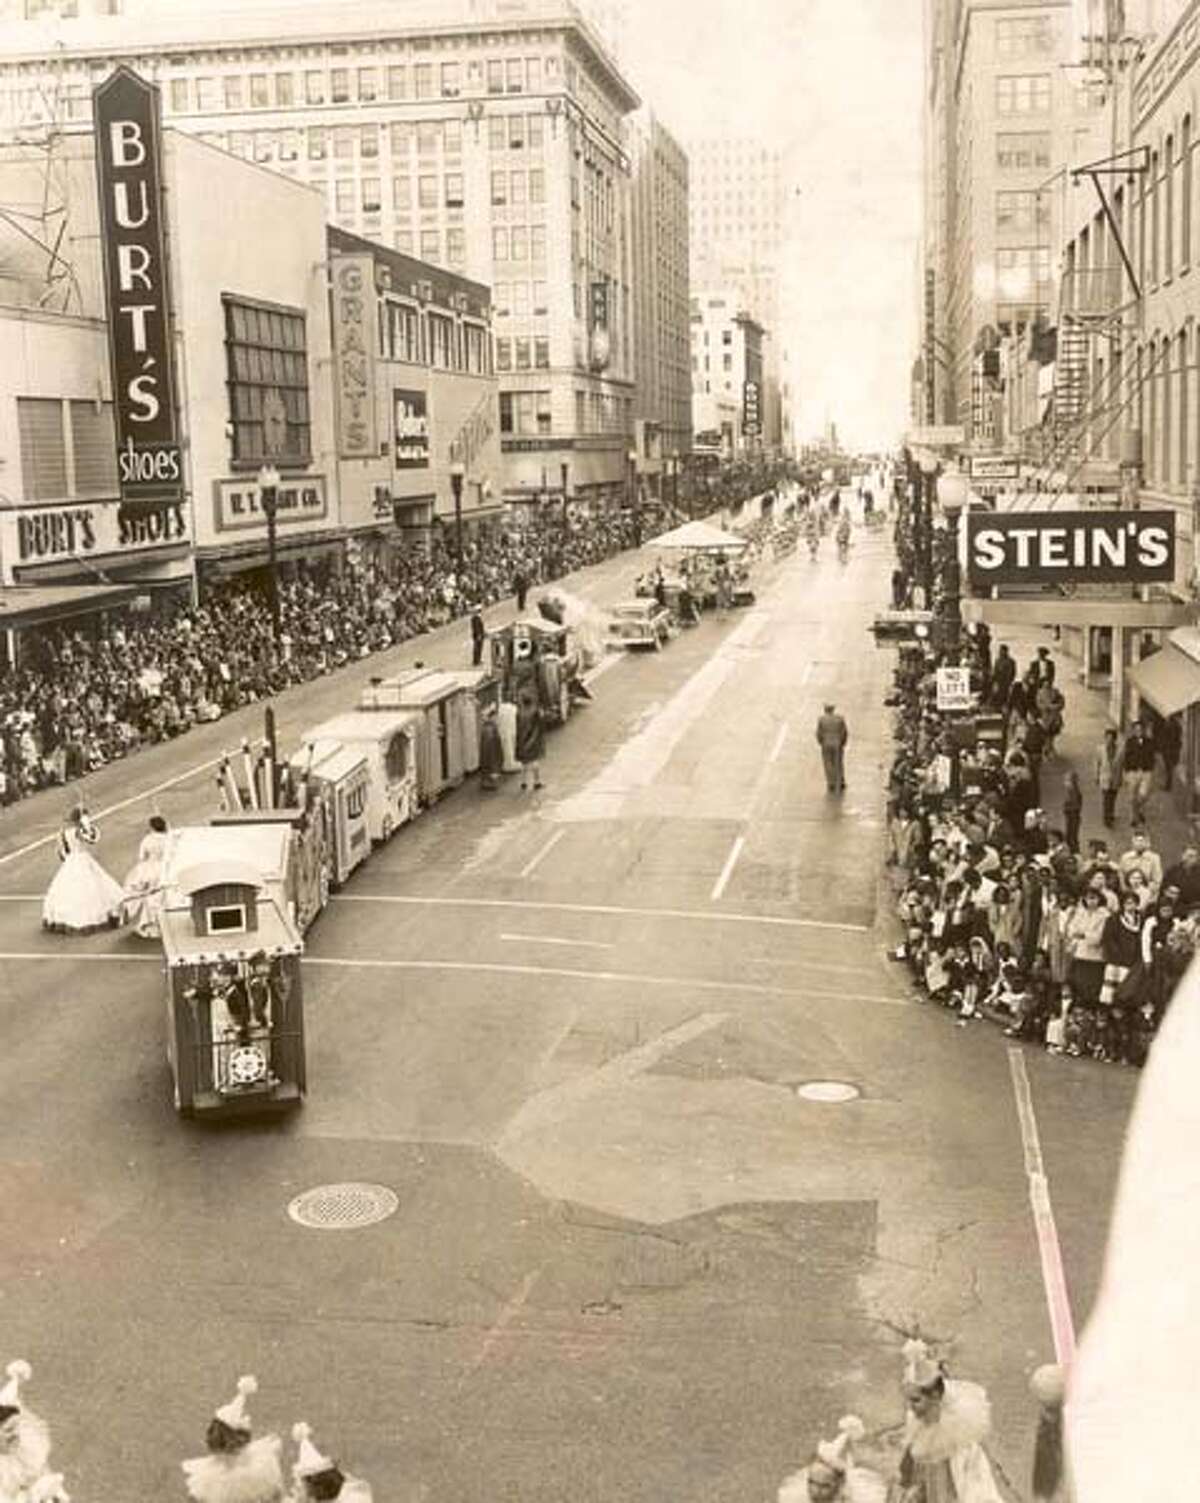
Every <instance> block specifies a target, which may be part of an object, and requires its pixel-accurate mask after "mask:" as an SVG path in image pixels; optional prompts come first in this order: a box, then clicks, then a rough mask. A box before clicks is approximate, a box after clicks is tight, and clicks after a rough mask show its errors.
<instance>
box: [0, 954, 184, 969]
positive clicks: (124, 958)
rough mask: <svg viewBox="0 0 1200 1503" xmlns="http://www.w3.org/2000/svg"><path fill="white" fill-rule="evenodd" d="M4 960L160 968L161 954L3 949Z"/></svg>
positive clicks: (2, 959) (1, 955)
mask: <svg viewBox="0 0 1200 1503" xmlns="http://www.w3.org/2000/svg"><path fill="white" fill-rule="evenodd" d="M5 960H52V961H55V962H60V961H63V960H87V961H93V960H99V961H101V962H103V961H106V960H110V961H113V962H114V963H115V964H117V965H156V966H158V968H159V969H160V970H161V969H162V967H163V958H162V956H161V955H120V954H117V953H116V952H114V951H111V950H67V949H64V950H60V951H54V950H5V951H3V952H2V953H0V962H2V961H5Z"/></svg>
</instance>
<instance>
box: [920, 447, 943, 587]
mask: <svg viewBox="0 0 1200 1503" xmlns="http://www.w3.org/2000/svg"><path fill="white" fill-rule="evenodd" d="M920 464H921V475H920V484H919V485H918V487H917V489H916V492H915V493H914V496H913V552H914V554H915V560H914V561H915V563H916V568H917V581H918V583H919V584H920V586H921V588H922V590H923V591H924V594H925V606H926V609H928V607H929V606H930V604H931V603H932V596H933V498H934V494H935V492H936V490H937V475H938V470H939V468H940V466H939V465H938V462H937V459H936V458H935V457H934V455H932V454H925V453H923V454H922V455H921V461H920Z"/></svg>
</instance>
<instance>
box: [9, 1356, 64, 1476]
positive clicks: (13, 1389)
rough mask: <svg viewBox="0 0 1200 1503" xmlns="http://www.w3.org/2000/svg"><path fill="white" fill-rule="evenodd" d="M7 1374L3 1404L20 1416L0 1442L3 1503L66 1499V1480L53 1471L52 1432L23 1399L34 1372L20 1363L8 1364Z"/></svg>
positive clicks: (15, 1419)
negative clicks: (22, 1391)
mask: <svg viewBox="0 0 1200 1503" xmlns="http://www.w3.org/2000/svg"><path fill="white" fill-rule="evenodd" d="M6 1372H7V1377H8V1382H7V1383H5V1385H4V1387H3V1388H2V1389H0V1404H3V1405H4V1406H6V1407H10V1408H15V1409H18V1410H19V1411H20V1412H19V1413H18V1414H16V1415H15V1416H13V1415H10V1416H9V1418H8V1421H7V1423H6V1425H5V1426H4V1427H3V1428H4V1430H6V1431H8V1432H9V1434H8V1436H7V1437H6V1438H3V1439H0V1503H49V1500H51V1499H54V1498H56V1497H62V1496H64V1495H63V1494H62V1492H61V1484H62V1478H61V1477H60V1476H58V1475H56V1474H55V1473H52V1472H51V1471H50V1430H49V1428H48V1427H47V1425H46V1422H45V1420H43V1419H41V1418H40V1417H39V1416H38V1415H36V1414H34V1413H33V1411H32V1410H30V1409H26V1408H25V1407H24V1405H23V1404H21V1402H20V1399H19V1393H20V1387H21V1384H22V1382H24V1381H25V1380H26V1379H27V1378H31V1377H32V1376H33V1369H32V1368H31V1367H30V1365H29V1363H28V1362H23V1361H21V1360H20V1359H18V1360H17V1361H15V1362H10V1363H9V1364H8V1367H7V1369H6ZM55 1485H57V1487H58V1491H57V1492H56V1491H54V1490H53V1488H54V1487H55Z"/></svg>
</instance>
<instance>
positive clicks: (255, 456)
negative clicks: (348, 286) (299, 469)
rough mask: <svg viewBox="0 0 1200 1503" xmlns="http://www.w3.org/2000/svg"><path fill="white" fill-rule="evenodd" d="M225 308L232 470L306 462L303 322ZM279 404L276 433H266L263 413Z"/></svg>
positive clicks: (286, 315) (228, 304)
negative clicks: (278, 462) (268, 461)
mask: <svg viewBox="0 0 1200 1503" xmlns="http://www.w3.org/2000/svg"><path fill="white" fill-rule="evenodd" d="M222 301H223V303H224V306H225V357H226V377H227V381H228V387H229V405H230V418H231V420H232V423H233V459H234V463H235V464H251V463H261V462H262V461H263V460H265V459H272V458H283V459H287V460H288V461H289V463H291V464H307V463H309V462H310V460H311V458H312V421H311V416H310V413H309V404H308V355H307V337H306V330H305V317H304V314H303V313H302V312H300V311H299V309H287V308H268V307H265V306H263V305H262V304H259V303H252V302H248V301H243V300H242V299H239V298H234V297H226V298H223V299H222ZM280 401H282V408H283V415H284V419H285V422H284V424H283V428H282V431H281V432H280V433H279V434H278V435H275V434H274V433H273V432H272V433H270V434H269V433H268V428H267V424H266V421H265V419H266V416H267V411H268V408H269V407H272V406H275V405H276V404H277V403H279V402H280Z"/></svg>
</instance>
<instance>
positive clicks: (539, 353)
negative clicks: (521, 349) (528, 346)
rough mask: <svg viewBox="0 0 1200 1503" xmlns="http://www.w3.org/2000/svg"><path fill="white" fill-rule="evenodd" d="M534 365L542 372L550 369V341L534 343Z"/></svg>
mask: <svg viewBox="0 0 1200 1503" xmlns="http://www.w3.org/2000/svg"><path fill="white" fill-rule="evenodd" d="M533 363H534V365H535V366H536V368H537V369H538V370H540V371H548V370H549V369H550V341H549V340H548V339H535V340H534V341H533Z"/></svg>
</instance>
